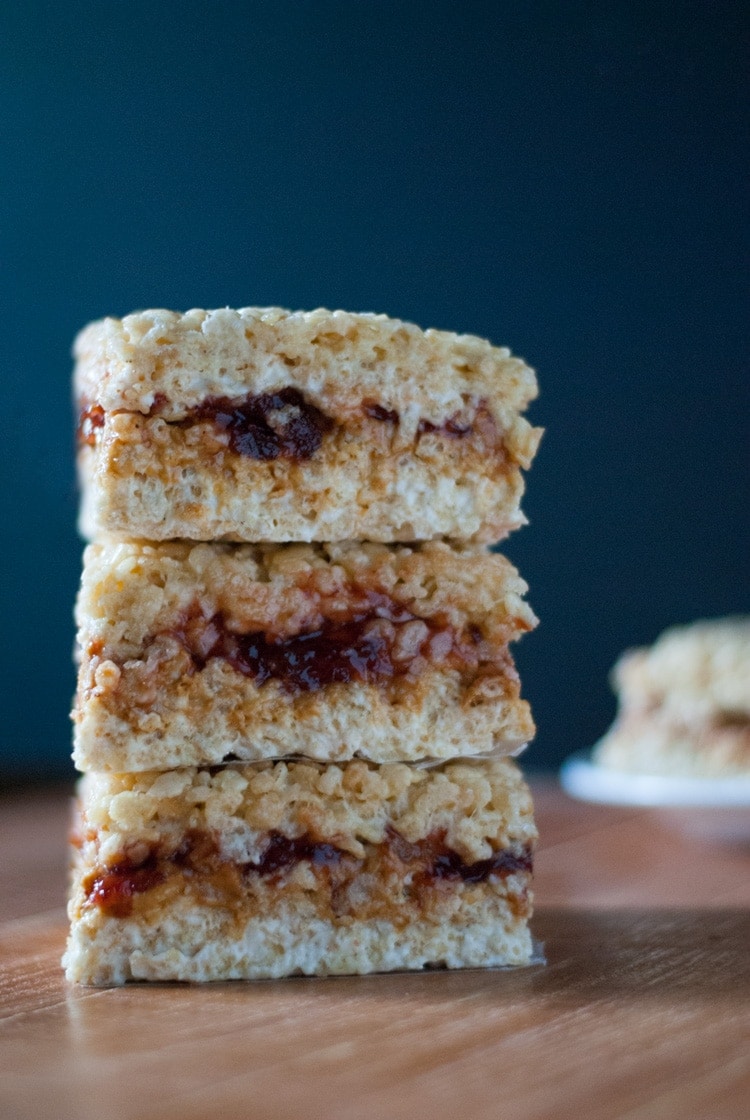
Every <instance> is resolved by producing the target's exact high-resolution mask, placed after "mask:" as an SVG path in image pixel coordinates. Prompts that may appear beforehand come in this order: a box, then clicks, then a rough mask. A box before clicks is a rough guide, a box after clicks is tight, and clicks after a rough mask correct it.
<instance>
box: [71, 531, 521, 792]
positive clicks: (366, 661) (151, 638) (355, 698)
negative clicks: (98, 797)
mask: <svg viewBox="0 0 750 1120" xmlns="http://www.w3.org/2000/svg"><path fill="white" fill-rule="evenodd" d="M525 590H526V585H525V584H524V582H523V581H522V580H521V578H520V577H519V575H518V573H517V572H516V570H515V569H514V568H513V566H512V565H511V564H510V563H509V562H508V561H507V560H505V559H504V558H503V557H502V556H499V555H496V554H493V553H490V552H488V551H487V550H486V549H484V548H482V547H481V546H476V545H468V546H458V545H449V544H446V543H443V542H437V541H433V542H427V543H424V544H414V545H411V546H406V545H383V544H362V543H345V544H316V545H312V544H307V545H270V544H266V545H233V544H221V543H217V544H191V543H188V542H171V543H164V544H148V543H144V542H113V541H104V542H101V543H99V544H95V545H91V546H89V548H88V549H87V551H86V554H85V566H84V573H83V582H82V587H81V592H80V596H79V600H78V606H77V617H78V625H79V632H78V642H79V651H80V659H81V661H80V672H79V684H78V696H77V702H76V708H75V712H74V718H75V722H76V734H75V760H76V763H77V765H78V766H79V768H81V769H83V770H102V771H114V772H120V771H138V770H154V769H165V770H166V769H171V768H172V767H175V766H195V765H203V764H210V763H220V762H223V761H225V760H227V759H230V760H231V759H242V760H257V759H267V758H280V757H288V756H300V755H302V756H305V757H308V758H314V759H318V760H320V761H324V762H334V761H339V760H343V759H349V758H353V757H363V758H367V759H370V760H372V761H375V762H380V763H383V762H394V761H401V762H404V761H408V762H415V761H420V760H424V759H446V758H451V757H460V756H467V755H486V754H489V753H494V754H498V755H500V754H513V753H516V752H517V751H518V750H520V749H521V747H522V746H523V745H524V744H525V743H526V742H528V740H529V739H530V738H531V737H532V736H533V733H534V725H533V722H532V720H531V715H530V712H529V708H528V705H527V703H526V702H525V701H524V700H522V699H521V697H520V694H519V690H520V684H519V679H518V675H517V673H516V670H515V668H514V665H513V661H512V658H511V656H510V653H509V651H508V643H509V642H511V641H512V640H513V639H515V638H517V637H518V636H519V635H521V634H522V633H523V632H525V631H527V630H529V629H531V628H532V627H533V626H534V625H535V623H536V619H535V617H534V614H533V613H532V611H531V609H530V608H529V607H528V605H527V604H526V603H525V602H524V600H523V598H522V595H523V593H524V592H525Z"/></svg>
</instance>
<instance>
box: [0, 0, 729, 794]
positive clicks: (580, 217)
mask: <svg viewBox="0 0 750 1120" xmlns="http://www.w3.org/2000/svg"><path fill="white" fill-rule="evenodd" d="M743 8H744V5H742V4H740V3H730V2H726V0H711V2H708V0H707V2H704V3H672V4H659V3H656V4H654V3H639V2H627V3H625V2H622V3H612V2H611V0H602V2H599V3H576V2H568V3H543V2H536V3H534V2H533V0H521V2H506V3H480V2H476V3H472V2H470V0H469V2H467V3H463V4H456V3H444V2H436V0H433V2H430V3H413V4H408V3H404V0H401V2H391V0H382V2H370V0H364V2H357V3H351V0H348V2H343V0H341V2H335V0H321V2H298V3H294V2H291V0H287V2H285V0H276V2H275V3H273V4H267V3H263V4H261V3H249V2H248V3H229V2H224V3H221V2H214V3H213V4H211V5H208V4H205V5H202V4H197V3H190V2H181V3H172V2H163V0H162V2H161V3H158V4H157V3H153V4H146V3H140V2H137V0H131V2H130V3H128V4H123V3H118V4H115V3H105V4H102V3H101V0H97V2H91V3H76V2H75V0H73V2H71V3H67V4H61V5H56V4H51V3H41V2H39V0H26V2H25V3H24V4H18V5H13V6H11V5H5V13H4V17H3V23H4V28H3V31H2V34H1V35H0V67H1V75H0V104H1V105H2V113H1V117H0V142H1V143H2V151H3V169H2V175H0V206H1V208H2V231H1V233H0V265H1V268H2V273H1V275H2V285H3V289H2V307H3V308H4V314H3V318H2V331H3V334H2V337H3V347H2V352H1V357H0V362H1V363H2V365H1V371H2V385H3V389H4V399H5V407H4V408H3V409H2V411H1V413H0V415H1V417H2V439H1V440H0V456H1V457H2V459H1V461H2V469H3V484H2V487H1V488H0V492H1V493H2V502H3V508H2V514H1V516H2V526H3V530H4V537H5V544H4V558H5V564H4V575H3V579H2V581H1V583H0V587H1V588H2V619H3V632H4V640H3V641H2V654H3V666H2V672H1V675H0V680H2V686H3V692H4V697H3V707H2V711H3V717H4V718H3V735H2V739H1V740H0V746H1V750H2V755H1V758H0V770H2V772H3V773H4V774H5V776H6V778H7V777H8V776H9V775H10V774H13V773H20V772H23V773H27V774H35V775H43V774H50V775H52V774H61V773H65V772H68V767H69V763H68V761H67V759H68V754H69V729H68V725H67V708H68V703H69V697H70V694H71V693H72V690H73V671H72V668H71V665H70V651H71V646H72V640H73V633H72V624H71V603H72V599H73V596H74V592H75V586H76V582H77V578H78V571H79V563H80V544H79V543H78V541H77V540H76V537H75V534H74V528H73V523H74V515H75V503H76V499H75V489H74V479H73V470H72V437H71V424H70V416H71V413H70V405H69V388H68V384H69V372H70V367H69V357H68V354H69V347H70V343H71V339H72V336H73V335H74V333H75V331H76V330H77V329H78V328H79V327H80V326H82V325H83V324H84V323H85V322H86V321H87V320H89V319H91V318H95V317H98V316H101V315H104V314H118V315H119V314H124V313H126V312H128V311H131V310H133V309H135V308H139V307H148V306H154V305H156V306H168V307H173V308H177V309H186V308H189V307H191V306H209V307H210V306H217V305H223V304H231V305H243V304H249V303H257V304H282V305H284V306H290V307H295V308H296V307H303V308H309V307H314V306H317V305H321V304H322V305H327V306H332V307H338V306H341V307H346V308H350V309H352V310H373V311H385V312H387V313H389V314H392V315H396V316H401V317H405V318H409V319H413V320H415V321H416V322H418V323H420V324H421V325H423V326H438V327H443V328H446V329H453V330H459V331H472V332H475V333H478V334H481V335H486V336H488V337H490V338H491V339H492V340H493V341H495V342H497V343H503V344H507V345H509V346H510V347H511V348H512V349H514V350H515V351H516V352H517V353H519V354H521V355H522V356H524V357H525V358H526V359H527V360H528V361H529V362H530V363H532V364H533V365H534V366H535V367H536V368H537V369H538V372H539V376H540V381H541V385H542V396H541V398H540V400H539V402H538V403H537V404H536V405H535V406H534V410H533V419H534V420H535V421H537V422H538V423H541V424H544V425H545V426H546V427H547V429H548V433H547V435H546V437H545V440H544V443H543V446H542V450H541V452H540V455H539V458H538V460H537V464H536V466H535V467H534V469H533V471H532V472H531V475H530V478H529V490H528V497H527V502H526V509H527V512H528V514H529V517H530V519H531V525H530V527H529V528H527V529H524V530H523V531H522V532H521V533H519V534H517V535H516V536H515V537H514V538H513V539H512V540H511V542H510V543H509V545H508V549H507V551H508V552H509V553H510V555H511V557H512V558H513V559H514V560H515V561H516V562H517V563H518V564H519V566H520V568H521V570H522V572H523V574H524V575H525V576H526V578H527V579H528V581H529V583H530V584H531V601H532V603H533V605H534V607H535V608H536V610H537V612H538V614H539V615H540V616H541V618H542V625H541V627H540V629H539V630H538V631H537V632H536V633H535V634H534V635H531V636H529V637H527V638H526V639H525V641H524V642H523V643H522V644H521V646H520V647H519V648H518V660H519V663H520V667H521V670H522V673H523V675H524V679H525V685H526V692H527V694H528V696H529V697H530V699H531V700H532V702H533V704H534V708H535V712H536V716H537V720H538V723H539V736H538V741H537V744H536V746H535V747H534V748H533V750H532V752H530V753H529V755H528V756H527V759H528V763H529V765H534V764H536V765H537V766H542V765H546V766H550V765H555V764H557V763H558V762H559V760H560V759H561V758H562V757H563V756H564V754H565V753H567V752H568V751H570V750H572V749H575V748H578V747H580V746H582V745H585V744H588V743H590V742H591V741H592V740H593V739H594V738H595V737H596V736H597V735H599V734H600V733H601V731H602V730H603V729H604V727H605V725H606V723H607V722H608V720H609V719H610V717H611V714H612V699H611V696H610V694H609V690H608V685H607V680H606V674H607V671H608V669H609V666H610V665H611V663H612V661H613V660H614V658H615V657H616V656H617V654H618V653H619V651H620V650H621V649H622V648H623V647H624V646H626V645H628V644H631V643H637V642H643V641H650V640H652V639H653V638H654V637H655V635H656V634H657V633H658V631H659V630H660V629H661V628H662V627H664V626H665V625H667V624H669V623H672V622H675V621H684V620H688V619H691V618H693V617H697V616H707V615H714V614H720V613H724V612H733V611H737V610H741V609H745V610H746V609H747V608H748V579H747V576H748V569H747V554H748V538H749V536H750V534H749V533H748V528H749V525H748V520H749V519H748V509H749V507H750V503H749V502H748V485H747V484H748V470H747V464H748V446H747V406H748V378H747V367H746V365H745V354H746V349H745V345H744V337H743V336H744V334H745V330H744V327H745V323H744V319H745V312H746V303H745V296H746V288H745V274H744V270H743V264H744V259H745V253H746V250H747V244H748V240H747V221H746V218H747V213H746V210H745V208H744V207H745V203H744V197H743V191H744V189H745V183H744V182H743V178H744V176H745V173H746V171H747V166H746V162H745V157H744V154H743V152H744V148H743V145H744V141H745V138H746V134H747V117H746V115H745V114H744V112H743V105H744V104H746V103H747V88H746V85H745V87H744V88H743V77H742V76H743V70H744V69H745V57H744V46H745V44H744V42H743V39H744V30H745V29H744V27H743V23H742V13H743Z"/></svg>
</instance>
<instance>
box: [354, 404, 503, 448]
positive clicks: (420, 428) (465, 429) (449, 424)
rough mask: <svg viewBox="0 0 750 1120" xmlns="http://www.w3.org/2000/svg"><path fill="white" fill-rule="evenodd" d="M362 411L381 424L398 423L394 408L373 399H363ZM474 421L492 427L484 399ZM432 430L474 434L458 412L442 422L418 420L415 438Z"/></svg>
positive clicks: (455, 434)
mask: <svg viewBox="0 0 750 1120" xmlns="http://www.w3.org/2000/svg"><path fill="white" fill-rule="evenodd" d="M362 411H363V412H364V414H365V416H369V417H370V419H371V420H379V421H380V422H381V423H383V424H398V423H399V421H400V419H401V418H400V416H399V414H398V412H397V411H396V410H395V409H392V408H385V407H384V406H383V405H382V404H377V402H375V401H365V402H364V403H363V405H362ZM476 421H479V423H478V425H477V426H478V427H479V428H480V430H481V429H487V428H488V427H489V424H492V425H493V427H494V422H493V421H492V419H491V417H490V414H489V412H488V410H487V405H486V403H485V402H484V401H482V402H480V403H479V405H478V406H477V409H476ZM434 432H437V433H439V434H440V435H445V436H451V437H453V438H454V439H464V438H465V437H466V436H471V435H473V434H474V424H466V423H462V422H461V421H459V419H458V414H456V415H454V416H449V417H448V419H447V420H444V421H443V422H442V424H433V422H432V421H431V420H420V421H419V423H418V424H417V438H419V436H424V435H430V434H432V433H434Z"/></svg>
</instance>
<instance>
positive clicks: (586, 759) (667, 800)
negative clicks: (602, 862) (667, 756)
mask: <svg viewBox="0 0 750 1120" xmlns="http://www.w3.org/2000/svg"><path fill="white" fill-rule="evenodd" d="M560 784H561V785H562V787H563V789H564V790H565V792H566V793H569V794H570V795H571V797H577V798H578V799H579V800H581V801H598V802H601V803H603V804H606V805H643V806H654V807H658V808H679V807H681V806H695V807H696V808H697V807H701V808H730V807H736V808H742V807H744V808H750V777H741V778H679V777H674V778H672V777H663V776H660V775H656V774H628V773H625V772H624V771H618V770H606V769H605V768H604V767H603V766H597V765H596V763H595V762H592V761H591V751H578V752H577V753H576V754H572V755H571V756H570V758H567V759H566V760H565V762H564V763H563V765H562V767H561V769H560Z"/></svg>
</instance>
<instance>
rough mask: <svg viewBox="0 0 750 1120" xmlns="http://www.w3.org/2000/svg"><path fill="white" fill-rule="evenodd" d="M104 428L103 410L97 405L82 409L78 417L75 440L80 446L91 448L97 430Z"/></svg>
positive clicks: (94, 441)
mask: <svg viewBox="0 0 750 1120" xmlns="http://www.w3.org/2000/svg"><path fill="white" fill-rule="evenodd" d="M103 427H104V409H103V408H102V406H101V405H99V404H92V405H89V406H88V407H87V408H83V409H82V410H81V413H80V415H79V417H78V428H77V430H76V439H77V440H78V443H79V444H81V445H85V446H86V447H93V446H94V444H95V443H96V433H97V429H99V428H103Z"/></svg>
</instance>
